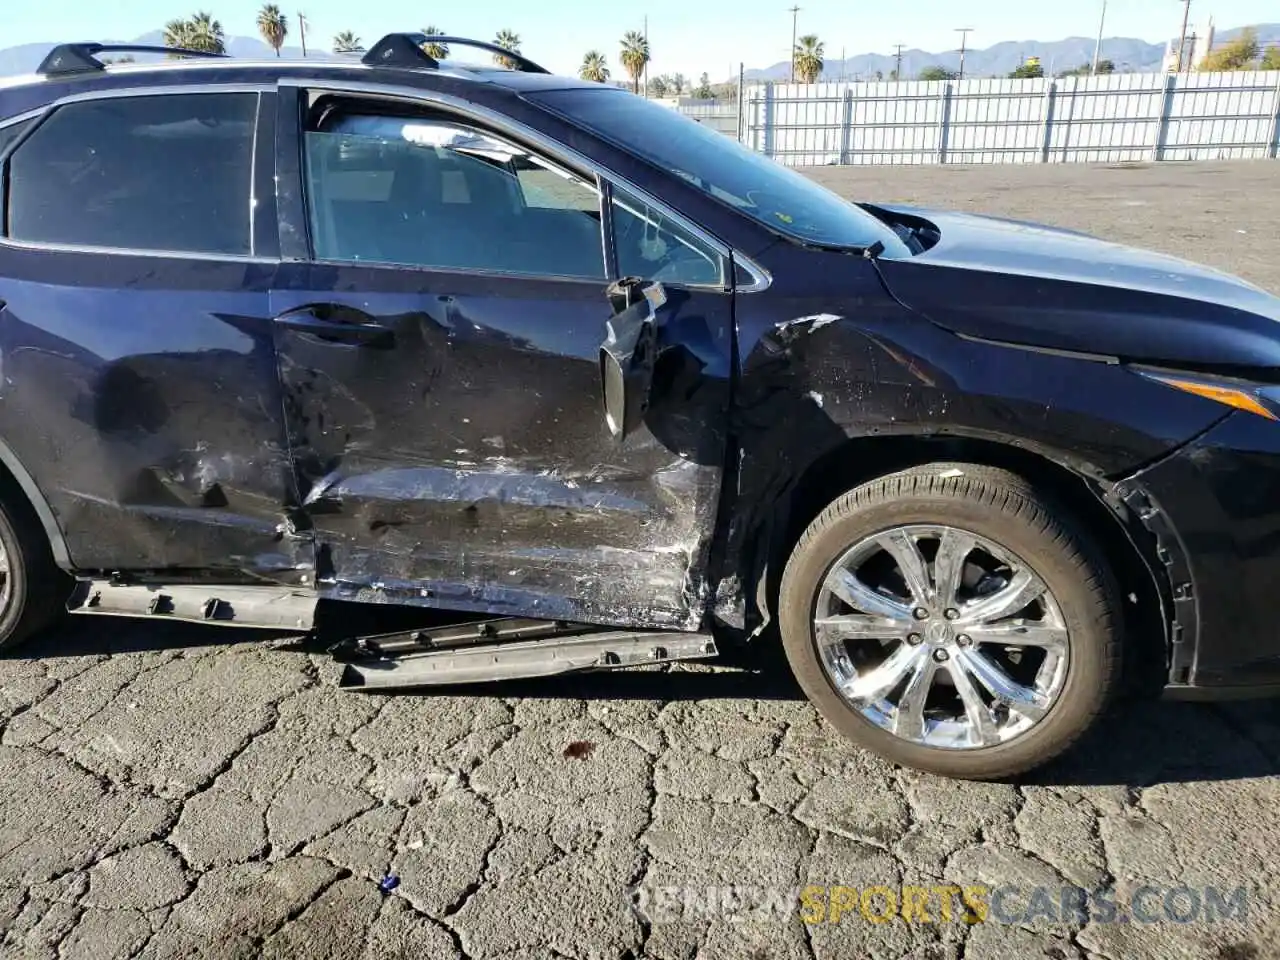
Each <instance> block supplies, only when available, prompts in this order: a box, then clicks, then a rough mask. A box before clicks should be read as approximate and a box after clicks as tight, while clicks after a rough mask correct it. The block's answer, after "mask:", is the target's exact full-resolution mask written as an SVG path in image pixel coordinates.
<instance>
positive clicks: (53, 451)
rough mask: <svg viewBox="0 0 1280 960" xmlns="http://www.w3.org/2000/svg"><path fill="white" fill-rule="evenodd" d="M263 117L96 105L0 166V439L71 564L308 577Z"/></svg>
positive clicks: (250, 97)
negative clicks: (295, 534) (0, 208)
mask: <svg viewBox="0 0 1280 960" xmlns="http://www.w3.org/2000/svg"><path fill="white" fill-rule="evenodd" d="M264 118H265V120H264ZM274 118H275V104H274V94H273V93H269V92H257V91H254V90H250V89H234V90H227V91H216V92H210V91H208V90H207V89H199V90H192V91H187V90H184V89H182V88H175V89H172V90H168V91H165V92H164V93H163V94H159V93H157V94H146V95H140V94H137V93H136V92H134V93H123V94H119V95H114V96H101V97H94V98H91V99H87V100H83V101H79V102H72V103H68V104H65V105H63V106H59V107H57V108H56V109H55V110H54V111H53V112H52V113H51V114H50V115H49V116H48V117H47V118H45V119H43V120H42V121H41V122H40V123H39V124H37V125H35V127H34V129H32V130H31V132H30V133H29V135H28V136H27V137H26V139H24V140H22V141H20V142H19V143H18V144H17V145H16V147H14V148H13V152H12V154H11V155H10V156H9V157H8V158H7V160H6V166H7V171H6V172H7V174H8V182H9V196H8V209H7V211H6V214H7V217H6V220H5V224H6V230H5V231H4V232H5V234H6V235H5V236H4V237H3V239H0V362H2V364H3V376H2V377H0V437H2V438H3V443H4V444H5V445H6V446H7V447H8V448H9V452H10V454H11V455H12V456H13V458H14V459H16V460H17V461H18V462H19V463H20V464H21V465H22V467H23V468H24V469H25V471H26V472H27V473H28V474H30V476H31V478H32V480H33V482H34V484H35V486H36V487H37V488H38V489H39V491H40V492H41V494H42V495H43V497H44V498H45V500H47V502H48V504H49V506H50V508H51V510H52V512H53V514H54V515H55V517H56V519H57V522H58V524H59V526H60V527H61V529H62V531H63V533H64V536H65V540H66V546H67V550H68V553H69V558H68V560H69V563H70V564H71V565H72V566H74V567H76V568H80V569H86V570H94V569H107V570H123V571H130V570H139V569H142V570H157V569H160V570H168V571H171V572H172V571H182V574H183V575H191V576H208V577H213V578H216V579H220V580H234V579H240V578H251V579H253V580H254V581H259V580H263V579H267V580H279V581H283V582H295V581H304V580H305V579H307V578H308V577H309V574H310V565H311V562H312V556H311V550H310V547H309V545H307V544H306V543H305V542H303V541H299V540H294V539H292V538H290V537H288V536H285V535H284V531H285V528H286V527H287V517H288V513H289V511H290V509H291V507H292V505H293V504H294V502H295V500H296V496H295V492H296V491H295V488H294V485H293V480H292V470H291V464H290V460H289V456H288V450H287V448H286V445H285V432H284V424H283V421H282V414H281V407H280V393H279V384H278V378H277V376H276V363H275V357H274V353H273V350H274V347H273V338H272V318H271V315H270V313H269V312H268V311H269V304H270V290H271V284H272V280H273V277H274V273H275V269H276V236H275V232H274V230H270V231H267V230H258V229H256V226H265V225H266V224H267V222H268V221H265V220H259V221H258V222H257V225H256V226H255V221H254V218H253V216H252V213H251V211H252V209H253V197H254V195H255V194H256V195H257V196H258V197H260V198H264V202H263V203H262V205H261V207H263V208H266V207H267V206H268V205H267V204H266V203H265V196H266V195H265V191H264V189H263V188H264V187H265V186H269V185H270V184H271V180H270V177H269V176H268V177H267V179H266V181H265V184H264V183H263V182H262V180H261V179H259V180H258V181H257V182H255V181H254V179H253V172H254V162H253V161H254V154H255V146H254V145H255V143H261V142H265V144H266V151H267V158H268V159H269V157H270V144H271V139H270V137H269V136H268V135H267V134H268V130H273V129H274ZM266 169H267V170H268V171H269V169H270V168H269V167H267V168H266ZM270 224H271V226H273V227H274V218H271V221H270Z"/></svg>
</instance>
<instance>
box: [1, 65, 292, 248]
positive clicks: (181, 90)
mask: <svg viewBox="0 0 1280 960" xmlns="http://www.w3.org/2000/svg"><path fill="white" fill-rule="evenodd" d="M215 93H252V94H256V95H257V97H258V105H257V108H256V110H257V112H256V119H255V123H254V134H253V137H252V138H251V142H252V144H253V151H254V153H253V157H252V158H251V160H250V164H251V167H253V166H254V165H256V164H257V163H258V155H257V154H258V146H259V137H258V135H257V126H258V124H259V123H260V122H261V120H262V115H263V108H264V106H266V104H267V103H268V101H269V98H270V97H271V96H272V95H274V94H275V93H276V87H275V85H274V84H270V83H266V84H263V83H226V84H222V83H199V84H185V85H176V86H172V87H122V88H119V89H114V90H90V91H84V92H81V93H74V94H70V95H68V96H65V97H61V98H60V99H58V100H54V101H52V102H50V103H47V104H45V105H44V106H43V107H39V108H37V109H36V110H32V111H28V112H27V113H24V114H19V115H18V116H16V117H11V118H8V119H7V120H5V122H4V125H5V126H8V124H9V123H11V122H12V123H17V122H19V121H21V120H23V119H28V120H29V119H31V118H32V117H34V118H36V122H35V123H33V124H32V125H31V126H30V127H28V128H27V129H26V130H24V131H23V132H22V134H21V136H19V137H18V138H17V139H16V140H15V141H14V142H13V143H11V144H10V145H9V147H8V149H7V150H6V151H5V154H4V158H3V160H4V167H3V169H4V172H5V178H4V184H5V196H4V199H5V201H6V202H5V206H4V208H3V211H2V212H3V215H4V220H3V223H2V225H3V227H4V229H0V247H10V248H12V249H15V250H34V251H47V252H49V253H94V254H99V255H108V256H124V257H150V258H158V259H162V260H203V261H212V262H217V263H269V264H274V263H279V258H278V257H269V256H259V255H256V254H254V253H248V254H240V253H216V252H202V251H193V250H151V249H146V248H141V247H117V246H112V245H105V244H103V245H97V244H87V243H51V242H49V241H45V240H18V239H15V238H14V237H10V236H8V235H7V234H8V229H7V228H8V223H9V215H8V202H7V201H8V180H9V177H8V159H9V157H10V156H11V155H12V154H13V152H14V151H15V150H17V149H18V147H20V146H22V144H23V143H25V142H26V140H27V139H28V138H29V137H31V136H32V135H33V134H34V133H35V132H36V131H37V130H39V129H40V128H41V127H43V126H44V124H45V123H46V121H48V119H49V118H50V117H51V116H53V114H54V113H56V112H57V111H58V110H61V109H62V108H63V107H66V106H71V105H73V104H77V103H83V102H86V101H95V100H137V99H140V98H143V97H164V96H177V95H181V94H215ZM272 163H273V164H274V157H273V158H272ZM255 168H256V167H255ZM253 191H254V186H253V183H252V182H251V183H250V195H249V198H248V199H250V200H252V199H253V198H254V196H255V194H254V192H253ZM252 218H253V208H252V207H251V208H250V221H251V223H252ZM253 240H254V237H253V233H252V231H251V232H250V237H249V242H250V250H253Z"/></svg>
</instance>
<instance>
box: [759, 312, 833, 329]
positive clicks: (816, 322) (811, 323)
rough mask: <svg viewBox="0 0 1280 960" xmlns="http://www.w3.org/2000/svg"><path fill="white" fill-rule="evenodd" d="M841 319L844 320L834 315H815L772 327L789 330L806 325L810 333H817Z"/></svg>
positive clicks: (784, 321) (785, 321)
mask: <svg viewBox="0 0 1280 960" xmlns="http://www.w3.org/2000/svg"><path fill="white" fill-rule="evenodd" d="M842 319H844V318H843V317H840V316H838V315H836V314H834V313H815V314H811V315H810V316H807V317H796V318H795V319H794V320H783V321H781V322H780V323H776V324H774V327H775V329H777V330H789V329H791V328H793V327H801V326H806V325H807V326H808V328H809V332H810V333H817V332H818V331H819V330H821V329H822V328H823V327H825V326H826V325H827V324H829V323H835V322H836V321H837V320H842Z"/></svg>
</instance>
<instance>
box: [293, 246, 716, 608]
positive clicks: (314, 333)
mask: <svg viewBox="0 0 1280 960" xmlns="http://www.w3.org/2000/svg"><path fill="white" fill-rule="evenodd" d="M284 270H285V275H286V277H287V280H288V282H287V283H286V284H284V285H282V286H281V288H280V289H277V290H276V291H275V292H274V293H273V295H272V309H273V312H274V313H275V314H276V317H277V321H276V347H277V351H278V356H279V361H280V373H281V380H282V384H283V388H284V393H285V417H286V421H287V429H288V432H289V438H290V444H291V448H292V451H293V455H294V460H295V465H296V469H297V473H298V476H299V483H300V486H301V489H302V496H303V501H304V510H305V515H306V522H308V523H309V524H310V525H312V527H313V529H314V534H315V538H316V543H317V547H318V551H319V553H318V558H317V562H318V575H319V582H320V586H321V589H322V590H324V591H326V592H327V594H328V595H330V596H338V597H344V598H357V599H376V598H385V599H393V600H397V601H400V602H415V603H422V604H425V605H431V606H442V607H449V608H455V609H466V610H480V611H486V612H491V613H498V614H507V615H520V616H531V617H540V618H548V619H550V618H565V619H573V620H581V621H588V622H600V623H616V624H630V625H637V626H663V627H667V626H675V627H685V628H688V627H693V626H696V625H697V624H698V622H699V621H700V620H701V617H702V611H703V605H704V603H703V568H704V565H705V563H704V560H705V552H706V548H707V545H708V540H709V537H710V535H711V532H712V528H713V525H714V517H715V508H716V504H717V501H718V496H719V488H720V478H721V465H722V462H723V456H724V450H725V429H726V410H727V400H728V383H729V377H728V369H729V368H728V363H729V349H730V344H731V337H730V321H731V311H730V299H729V295H728V294H723V293H717V292H706V291H699V292H691V291H689V290H679V289H668V290H667V294H668V302H667V304H666V305H665V306H664V307H663V310H662V314H661V317H660V320H661V326H660V334H659V348H660V355H659V360H658V364H657V367H656V370H655V376H654V388H653V399H652V404H651V407H650V410H649V413H648V416H647V418H646V425H645V426H644V427H642V428H641V429H640V430H639V431H637V432H636V433H634V434H632V435H630V436H628V437H627V438H626V439H625V440H623V441H621V442H619V441H616V440H614V439H613V438H612V437H611V435H610V432H609V429H608V427H607V426H606V423H605V419H604V416H603V412H602V409H601V402H600V381H599V367H598V355H599V348H600V343H601V339H602V337H603V336H604V330H605V323H604V321H605V320H606V319H607V318H608V317H609V315H610V312H611V308H610V306H609V301H608V299H607V298H606V295H605V289H606V284H605V283H604V282H601V281H594V280H568V279H554V280H552V279H535V278H503V277H492V276H481V275H474V274H470V275H469V274H466V273H461V272H458V273H449V272H444V271H440V272H434V271H427V270H409V269H404V268H397V267H389V266H364V265H335V264H310V265H306V264H297V265H294V266H287V267H285V268H284Z"/></svg>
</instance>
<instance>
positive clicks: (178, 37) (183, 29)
mask: <svg viewBox="0 0 1280 960" xmlns="http://www.w3.org/2000/svg"><path fill="white" fill-rule="evenodd" d="M191 44H192V30H191V21H190V20H182V19H177V20H170V21H169V22H168V23H166V24H165V25H164V45H165V46H166V47H180V48H183V49H187V50H190V49H191ZM170 56H172V54H171V55H170Z"/></svg>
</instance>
